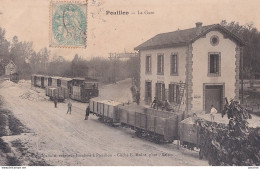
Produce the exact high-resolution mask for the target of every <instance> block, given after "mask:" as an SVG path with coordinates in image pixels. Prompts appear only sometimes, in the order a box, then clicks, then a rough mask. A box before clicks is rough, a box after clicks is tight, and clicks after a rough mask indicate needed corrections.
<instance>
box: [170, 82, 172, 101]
mask: <svg viewBox="0 0 260 169" xmlns="http://www.w3.org/2000/svg"><path fill="white" fill-rule="evenodd" d="M169 102H172V84H169Z"/></svg>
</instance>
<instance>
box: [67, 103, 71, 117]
mask: <svg viewBox="0 0 260 169" xmlns="http://www.w3.org/2000/svg"><path fill="white" fill-rule="evenodd" d="M71 107H72V104H71V102H70V101H69V103H68V111H67V114H68V113H70V114H71Z"/></svg>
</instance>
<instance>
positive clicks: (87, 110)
mask: <svg viewBox="0 0 260 169" xmlns="http://www.w3.org/2000/svg"><path fill="white" fill-rule="evenodd" d="M89 113H90V108H89V106H88V107H87V109H86V116H85V120H88V116H89Z"/></svg>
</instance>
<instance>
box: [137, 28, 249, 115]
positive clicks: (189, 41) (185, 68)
mask: <svg viewBox="0 0 260 169" xmlns="http://www.w3.org/2000/svg"><path fill="white" fill-rule="evenodd" d="M243 45H244V43H243V41H242V40H241V39H240V38H238V37H237V36H236V35H234V34H232V33H231V32H230V31H228V30H227V29H225V28H224V27H222V26H221V25H219V24H214V25H208V26H202V23H196V27H194V28H191V29H186V30H177V31H174V32H169V33H163V34H158V35H156V36H155V37H153V38H151V39H149V40H148V41H146V42H144V43H143V44H141V45H139V46H138V47H136V48H135V50H138V51H139V55H140V65H141V67H140V94H141V99H142V100H144V101H145V103H146V104H150V102H151V101H152V100H153V98H154V97H157V99H159V100H161V101H163V100H168V101H169V102H170V103H171V104H172V105H181V110H183V111H186V112H189V113H191V112H192V113H194V112H201V111H207V112H208V111H209V109H210V106H211V105H213V106H214V107H216V109H217V110H218V111H221V110H222V109H223V107H224V103H225V102H224V100H225V98H227V99H228V100H230V99H238V98H239V64H240V55H241V52H242V46H243ZM181 83H185V88H184V93H183V97H182V93H181V86H180V84H181Z"/></svg>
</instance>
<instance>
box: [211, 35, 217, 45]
mask: <svg viewBox="0 0 260 169" xmlns="http://www.w3.org/2000/svg"><path fill="white" fill-rule="evenodd" d="M210 43H211V45H212V46H216V45H218V43H219V38H218V36H216V35H213V36H212V37H211V38H210Z"/></svg>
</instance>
